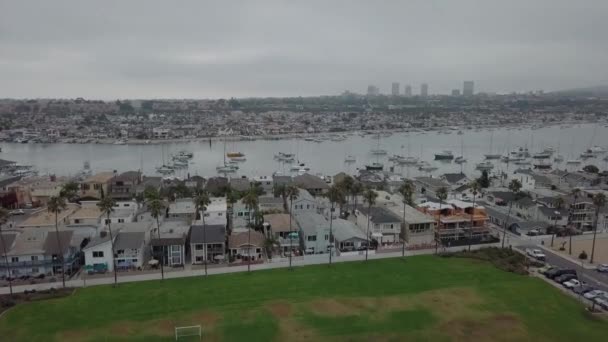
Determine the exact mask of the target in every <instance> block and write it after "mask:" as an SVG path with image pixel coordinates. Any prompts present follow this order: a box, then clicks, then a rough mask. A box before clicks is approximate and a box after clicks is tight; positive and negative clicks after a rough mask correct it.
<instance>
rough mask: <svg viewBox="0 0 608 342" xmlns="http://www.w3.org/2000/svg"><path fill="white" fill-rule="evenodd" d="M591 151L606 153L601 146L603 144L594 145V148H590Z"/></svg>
mask: <svg viewBox="0 0 608 342" xmlns="http://www.w3.org/2000/svg"><path fill="white" fill-rule="evenodd" d="M590 150H591V152H593V153H595V154H601V153H606V150H605V149H604V148H603V147H601V146H597V145H595V146H593V147H592V148H590Z"/></svg>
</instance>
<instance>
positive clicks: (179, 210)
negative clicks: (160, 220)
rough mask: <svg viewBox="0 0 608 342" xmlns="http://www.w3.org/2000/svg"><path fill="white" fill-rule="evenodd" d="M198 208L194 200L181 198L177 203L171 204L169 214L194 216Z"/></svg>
mask: <svg viewBox="0 0 608 342" xmlns="http://www.w3.org/2000/svg"><path fill="white" fill-rule="evenodd" d="M195 212H196V206H195V205H194V202H192V198H180V199H178V200H176V201H175V202H172V203H169V214H194V213H195Z"/></svg>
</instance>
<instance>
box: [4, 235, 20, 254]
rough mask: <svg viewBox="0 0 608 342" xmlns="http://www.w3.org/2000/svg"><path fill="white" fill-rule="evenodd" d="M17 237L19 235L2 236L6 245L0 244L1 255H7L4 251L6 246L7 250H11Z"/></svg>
mask: <svg viewBox="0 0 608 342" xmlns="http://www.w3.org/2000/svg"><path fill="white" fill-rule="evenodd" d="M17 235H18V234H17V233H10V234H4V233H3V234H2V238H3V239H4V245H3V244H0V255H4V253H6V251H5V250H4V246H6V250H8V251H10V250H11V247H12V246H13V242H15V239H16V238H17Z"/></svg>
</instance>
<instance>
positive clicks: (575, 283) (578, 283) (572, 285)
mask: <svg viewBox="0 0 608 342" xmlns="http://www.w3.org/2000/svg"><path fill="white" fill-rule="evenodd" d="M584 284H585V283H583V282H582V281H579V280H578V279H570V280H568V281H565V282H563V283H562V285H564V286H565V287H566V288H569V289H573V288H575V287H577V286H581V285H584Z"/></svg>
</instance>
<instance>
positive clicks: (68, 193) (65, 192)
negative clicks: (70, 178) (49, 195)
mask: <svg viewBox="0 0 608 342" xmlns="http://www.w3.org/2000/svg"><path fill="white" fill-rule="evenodd" d="M78 190H80V187H79V186H78V183H76V182H68V183H65V184H64V185H63V186H62V187H61V190H60V191H59V196H61V197H63V198H65V199H67V200H68V201H70V200H72V199H73V198H74V197H76V195H77V194H78Z"/></svg>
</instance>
